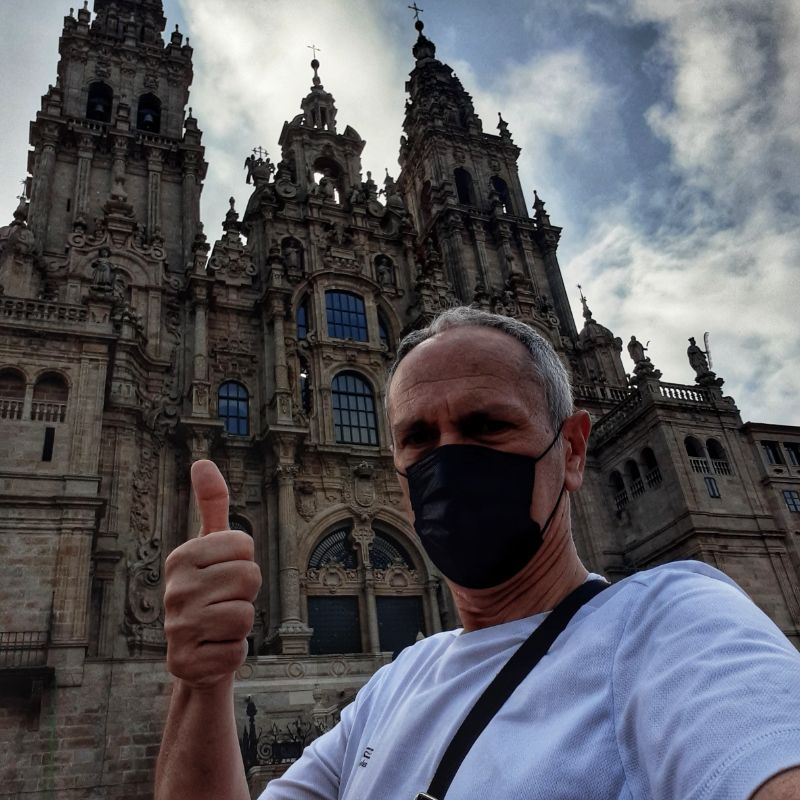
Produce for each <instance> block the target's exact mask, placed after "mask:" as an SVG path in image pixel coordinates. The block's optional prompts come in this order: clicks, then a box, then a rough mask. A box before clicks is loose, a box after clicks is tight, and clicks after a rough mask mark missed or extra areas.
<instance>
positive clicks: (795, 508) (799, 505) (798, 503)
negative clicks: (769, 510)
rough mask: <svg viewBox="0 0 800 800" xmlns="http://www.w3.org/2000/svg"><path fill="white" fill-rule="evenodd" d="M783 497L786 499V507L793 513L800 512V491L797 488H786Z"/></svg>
mask: <svg viewBox="0 0 800 800" xmlns="http://www.w3.org/2000/svg"><path fill="white" fill-rule="evenodd" d="M783 499H784V500H785V501H786V508H788V509H789V511H791V512H792V513H793V514H800V492H798V491H797V490H795V489H784V490H783Z"/></svg>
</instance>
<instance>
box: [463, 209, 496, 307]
mask: <svg viewBox="0 0 800 800" xmlns="http://www.w3.org/2000/svg"><path fill="white" fill-rule="evenodd" d="M472 234H473V236H474V237H475V253H476V255H477V257H478V280H479V281H481V282H482V283H483V285H484V287H486V290H487V291H489V290H490V288H491V284H490V281H489V261H488V259H487V258H486V231H485V230H484V227H483V223H482V222H480V221H479V220H475V221H474V222H473V225H472ZM468 299H469V298H468Z"/></svg>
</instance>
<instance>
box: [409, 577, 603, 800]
mask: <svg viewBox="0 0 800 800" xmlns="http://www.w3.org/2000/svg"><path fill="white" fill-rule="evenodd" d="M607 587H608V584H607V583H606V582H605V581H598V580H594V581H587V582H586V583H582V584H581V585H580V586H579V587H578V588H577V589H575V590H574V591H573V592H571V593H570V594H568V595H567V596H566V597H565V598H564V599H563V600H562V601H561V602H560V603H559V604H558V605H557V606H556V607H555V608H554V609H553V610H552V611H551V612H550V614H548V616H547V617H546V619H545V620H544V622H542V623H541V625H539V626H538V627H537V628H536V630H535V631H534V632H533V633H532V634H531V635H530V636H529V637H528V638H527V639H526V640H525V641H524V642H523V643H522V644H521V645H520V647H519V649H518V650H517V652H516V653H514V655H513V656H511V658H509V660H508V661H507V662H506V664H505V666H504V667H503V668H502V669H501V670H500V672H498V673H497V675H496V676H495V678H494V680H493V681H492V682H491V683H490V684H489V685H488V686H487V687H486V691H484V693H483V694H482V695H481V696H480V697H479V698H478V701H477V702H476V703H475V705H474V706H473V707H472V710H471V711H470V712H469V714H467V716H466V718H465V719H464V721H463V722H462V723H461V727H460V728H459V729H458V731H456V735H455V736H454V737H453V739H452V741H451V742H450V744H449V745H448V747H447V750H445V753H444V755H443V756H442V760H441V761H440V762H439V767H438V768H437V770H436V774H435V775H434V776H433V780H432V781H431V785H430V788H429V789H428V791H427V792H426V793H423V794H419V795H417V798H418V800H419V799H420V798H428V799H429V800H443V798H444V796H445V795H446V794H447V790H448V789H449V788H450V784H451V783H452V781H453V778H454V777H455V774H456V772H457V771H458V768H459V767H460V766H461V762H462V761H463V760H464V758H465V757H466V755H467V753H468V752H469V751H470V748H471V747H472V745H473V744H474V743H475V740H476V739H477V738H478V736H480V735H481V733H482V732H483V729H484V728H485V727H486V726H487V725H488V724H489V723H490V722H491V720H492V718H493V717H494V715H495V714H496V713H497V712H498V711H499V710H500V708H501V707H502V706H503V704H504V703H505V702H506V700H508V698H509V697H510V696H511V694H512V693H513V691H514V690H515V689H516V688H517V686H519V684H520V683H522V681H523V680H524V678H525V676H526V675H527V674H528V673H529V672H530V671H531V670H532V669H533V668H534V667H535V666H536V665H537V664H538V663H539V660H540V659H541V658H542V656H544V655H545V654H546V653H547V651H548V650H549V649H550V647H551V645H552V644H553V642H554V641H555V640H556V639H557V638H558V635H559V634H560V633H561V632H562V631H563V630H564V628H566V627H567V625H568V624H569V621H570V620H571V619H572V617H573V616H575V613H576V612H577V611H578V609H579V608H580V607H581V606H582V605H583V604H584V603H586V602H588V601H589V600H591V599H592V598H593V597H594V596H595V595H597V594H599V593H600V592H601V591H603V589H605V588H607Z"/></svg>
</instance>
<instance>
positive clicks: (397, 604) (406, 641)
mask: <svg viewBox="0 0 800 800" xmlns="http://www.w3.org/2000/svg"><path fill="white" fill-rule="evenodd" d="M375 601H376V606H377V609H378V639H379V641H380V647H381V650H382V651H384V652H386V651H391V653H392V657H393V658H396V657H397V655H398V653H399V652H400V651H401V650H402V649H403V648H405V647H408V646H409V645H412V644H414V642H415V641H416V640H417V636H419V634H422V635H423V636H424V635H425V614H424V612H423V606H422V598H421V597H420V596H419V595H412V596H411V597H396V596H390V595H378V596H377V597H376V598H375Z"/></svg>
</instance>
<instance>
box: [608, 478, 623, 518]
mask: <svg viewBox="0 0 800 800" xmlns="http://www.w3.org/2000/svg"><path fill="white" fill-rule="evenodd" d="M608 482H609V484H610V486H611V494H612V495H613V496H614V505H616V507H617V511H622V509H623V508H625V506H626V505H628V490H627V489H626V488H625V481H623V480H622V475H620V474H619V472H617V470H614V471H613V472H612V473H611V475H610V476H609V479H608Z"/></svg>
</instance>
